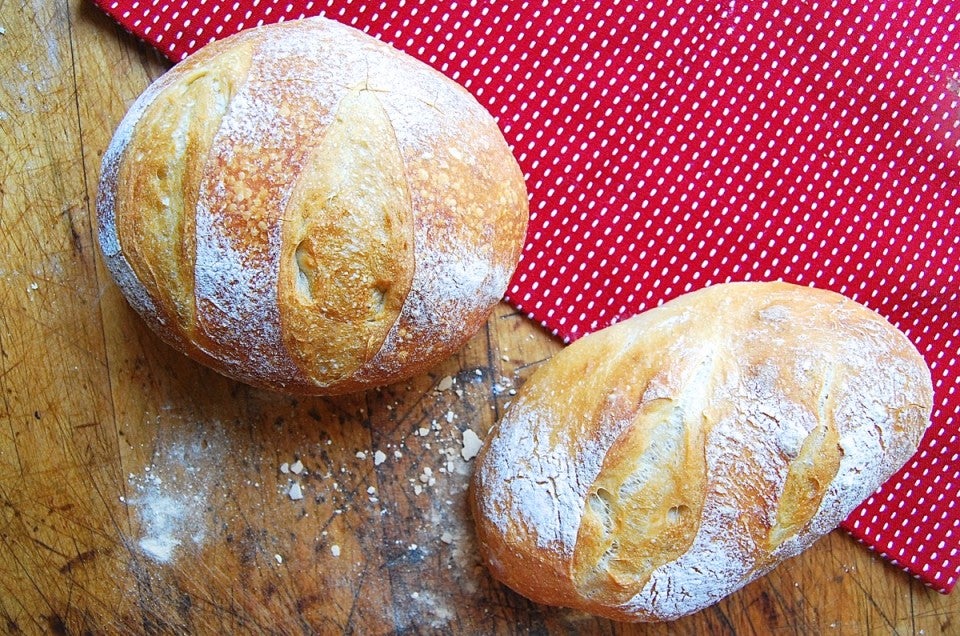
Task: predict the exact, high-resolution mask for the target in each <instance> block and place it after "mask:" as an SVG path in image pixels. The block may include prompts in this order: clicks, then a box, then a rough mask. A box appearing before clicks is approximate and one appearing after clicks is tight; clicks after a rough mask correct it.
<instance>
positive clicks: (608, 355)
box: [471, 283, 932, 621]
mask: <svg viewBox="0 0 960 636" xmlns="http://www.w3.org/2000/svg"><path fill="white" fill-rule="evenodd" d="M931 404H932V386H931V379H930V373H929V370H928V369H927V367H926V365H925V363H924V361H923V359H922V358H921V356H920V354H919V353H918V352H917V351H916V349H915V348H914V347H913V346H912V345H911V343H910V342H909V341H908V340H907V338H906V337H905V336H904V335H903V334H901V333H900V332H899V331H898V330H897V329H896V328H894V327H893V326H892V325H890V324H889V323H888V322H887V321H886V320H884V319H883V318H882V317H880V316H879V315H877V314H875V313H874V312H872V311H870V310H868V309H866V308H865V307H863V306H861V305H859V304H857V303H856V302H854V301H852V300H849V299H846V298H844V297H843V296H841V295H838V294H835V293H833V292H828V291H822V290H816V289H811V288H805V287H799V286H795V285H790V284H785V283H729V284H722V285H716V286H712V287H708V288H705V289H703V290H700V291H697V292H693V293H690V294H687V295H685V296H682V297H680V298H677V299H675V300H673V301H671V302H668V303H666V304H664V305H662V306H661V307H658V308H656V309H652V310H650V311H648V312H646V313H643V314H641V315H639V316H637V317H635V318H633V319H630V320H628V321H625V322H623V323H620V324H617V325H614V326H612V327H608V328H607V329H604V330H601V331H599V332H596V333H595V334H593V335H589V336H586V337H584V338H582V339H581V340H579V341H577V342H576V343H574V344H573V345H571V346H570V347H568V348H566V349H564V350H562V351H561V352H559V353H558V354H557V355H556V356H555V357H554V358H552V359H551V360H550V361H548V362H546V363H545V364H544V365H543V366H542V367H541V368H539V369H538V370H537V371H536V373H534V375H533V376H532V377H531V378H530V379H529V380H528V381H527V382H526V384H525V385H524V386H523V388H522V390H521V391H520V392H519V394H518V396H517V398H516V399H515V400H514V402H513V404H512V405H511V406H510V408H509V409H508V411H507V413H506V414H505V416H504V417H503V419H502V420H501V421H500V422H499V423H498V425H497V426H496V427H495V429H494V430H493V431H492V432H491V435H490V436H489V437H488V439H487V441H486V442H485V445H484V448H483V449H482V451H481V453H480V455H479V456H478V459H477V462H478V463H477V466H476V471H475V475H474V480H473V482H472V484H471V505H472V508H473V512H474V516H475V520H476V524H477V532H478V539H479V544H480V548H481V552H482V554H483V556H484V558H485V560H486V562H487V564H488V566H489V568H490V570H491V571H492V573H493V574H494V576H495V577H496V578H498V579H499V580H501V581H502V582H504V583H505V584H507V585H508V586H510V587H511V588H513V589H514V590H516V591H517V592H519V593H521V594H523V595H525V596H527V597H529V598H530V599H532V600H534V601H537V602H540V603H545V604H550V605H560V606H566V607H572V608H577V609H580V610H584V611H587V612H591V613H595V614H599V615H603V616H607V617H610V618H613V619H616V620H623V621H655V620H672V619H676V618H678V617H680V616H683V615H685V614H688V613H691V612H694V611H696V610H699V609H702V608H704V607H706V606H708V605H710V604H712V603H714V602H715V601H717V600H719V599H720V598H722V597H724V596H725V595H727V594H730V593H731V592H733V591H735V590H737V589H739V588H740V587H742V586H743V585H745V584H747V583H748V582H750V581H751V580H753V579H754V578H756V577H758V576H760V575H762V574H764V573H766V572H768V571H769V570H770V569H772V568H773V567H774V566H776V565H777V564H778V563H779V562H781V561H782V560H784V559H785V558H788V557H790V556H793V555H796V554H798V553H799V552H800V551H802V550H803V549H805V548H806V547H808V546H809V545H810V544H811V543H812V542H813V541H814V540H816V539H817V538H818V537H820V536H822V535H824V534H825V533H827V532H829V531H830V530H832V529H833V528H835V527H836V526H837V525H838V524H839V522H840V521H842V520H843V519H844V518H845V517H846V516H848V515H849V514H850V512H851V511H852V510H853V509H854V508H855V507H856V506H857V505H858V504H859V503H861V502H862V501H863V500H864V499H866V498H867V497H868V496H869V495H870V494H871V493H872V492H873V491H874V490H875V489H876V488H877V487H878V486H879V485H880V484H881V483H882V482H883V481H885V480H886V479H887V478H888V477H889V476H890V475H892V474H893V473H894V472H895V471H896V470H897V469H898V468H899V467H900V466H902V465H903V464H904V463H905V462H906V461H907V460H908V459H909V458H910V456H911V455H912V454H913V453H914V452H915V450H916V449H917V446H918V444H919V443H920V439H921V437H922V435H923V433H924V430H925V429H926V427H927V425H928V418H929V416H930V410H931Z"/></svg>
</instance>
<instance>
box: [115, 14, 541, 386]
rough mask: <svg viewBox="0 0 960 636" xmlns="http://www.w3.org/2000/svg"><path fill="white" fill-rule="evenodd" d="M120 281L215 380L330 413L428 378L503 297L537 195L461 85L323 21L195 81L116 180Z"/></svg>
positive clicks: (168, 104) (224, 54)
mask: <svg viewBox="0 0 960 636" xmlns="http://www.w3.org/2000/svg"><path fill="white" fill-rule="evenodd" d="M97 210H98V218H99V238H100V244H101V247H102V251H103V254H104V256H105V260H106V264H107V266H108V268H109V270H110V272H111V273H112V275H113V276H114V278H115V279H116V281H117V283H118V284H119V285H120V287H121V288H122V289H123V292H124V293H125V295H126V296H127V298H128V300H129V301H130V303H131V305H132V306H133V307H134V308H135V309H136V310H137V311H138V312H139V313H140V314H141V315H142V316H143V317H144V318H145V319H146V320H147V322H148V323H149V324H150V325H151V326H152V327H153V328H154V329H155V330H156V331H157V332H158V333H159V334H160V336H161V337H162V338H163V339H164V340H166V341H167V342H169V343H170V344H172V345H173V346H174V347H176V348H178V349H180V350H181V351H183V352H184V353H186V354H188V355H190V356H191V357H193V358H195V359H196V360H199V361H200V362H203V363H205V364H207V365H209V366H211V367H213V368H214V369H216V370H218V371H220V372H221V373H223V374H225V375H227V376H230V377H233V378H236V379H238V380H241V381H243V382H247V383H249V384H253V385H256V386H261V387H265V388H270V389H274V390H280V391H283V392H289V393H304V394H333V393H344V392H349V391H356V390H362V389H365V388H368V387H372V386H377V385H382V384H387V383H391V382H395V381H397V380H400V379H402V378H406V377H410V376H412V375H415V374H417V373H420V372H423V371H424V370H426V369H427V368H428V367H429V366H430V365H432V364H434V363H436V362H438V361H440V360H441V359H443V358H444V357H446V356H448V355H450V354H451V353H452V352H454V351H455V350H456V349H458V348H459V347H460V346H461V345H462V344H463V343H464V342H465V341H466V340H467V339H468V338H469V337H470V336H471V335H472V334H473V333H475V332H476V331H477V329H479V328H480V326H481V325H482V324H483V322H484V321H485V320H486V318H487V317H488V315H489V313H490V311H491V309H492V308H493V306H494V305H495V304H496V303H497V302H498V301H499V300H500V298H501V297H502V296H503V294H504V292H505V290H506V287H507V284H508V282H509V279H510V277H511V275H512V274H513V271H514V268H515V267H516V263H517V259H518V258H519V253H520V249H521V247H522V242H523V238H524V233H525V231H526V225H527V217H528V207H527V194H526V189H525V187H524V180H523V175H522V173H521V171H520V168H519V166H518V165H517V162H516V160H515V159H514V157H513V155H512V153H511V151H510V148H509V147H508V145H507V143H506V141H505V140H504V138H503V136H502V134H501V133H500V130H499V129H498V127H497V124H496V122H495V121H494V119H493V118H492V117H491V116H490V115H489V113H487V112H486V111H485V110H484V109H483V107H482V106H480V105H479V104H478V103H477V101H476V100H475V99H473V97H471V95H470V94H469V93H468V92H467V91H466V90H464V89H463V88H462V87H460V86H458V85H457V84H456V83H455V82H453V81H452V80H450V79H448V78H446V77H445V76H443V75H442V74H440V73H439V72H437V71H435V70H433V69H431V68H430V67H428V66H427V65H425V64H423V63H421V62H419V61H417V60H415V59H414V58H412V57H409V56H407V55H405V54H403V53H401V52H399V51H397V50H395V49H393V48H391V47H389V46H388V45H386V44H384V43H382V42H379V41H378V40H376V39H374V38H372V37H369V36H367V35H365V34H363V33H361V32H360V31H357V30H355V29H352V28H350V27H347V26H344V25H341V24H338V23H336V22H333V21H330V20H327V19H324V18H311V19H307V20H300V21H295V22H285V23H280V24H276V25H271V26H264V27H260V28H256V29H251V30H249V31H245V32H242V33H239V34H237V35H235V36H232V37H229V38H226V39H224V40H222V41H219V42H215V43H213V44H210V45H209V46H207V47H205V48H204V49H202V50H201V51H199V52H198V53H196V54H195V55H194V56H192V57H190V58H188V59H187V60H185V61H184V62H181V63H180V64H178V65H177V66H175V67H174V68H173V69H171V70H170V71H169V72H168V73H166V74H165V75H164V76H162V77H161V78H160V79H159V80H158V81H156V82H155V83H154V84H152V85H151V86H150V87H149V88H148V89H147V90H146V91H145V92H144V93H143V95H141V96H140V98H139V99H138V100H137V101H136V102H135V103H134V104H133V106H132V107H131V109H130V110H129V112H128V114H127V115H126V117H125V118H124V120H123V121H122V123H121V124H120V126H119V128H118V129H117V131H116V133H115V135H114V138H113V141H112V142H111V144H110V146H109V148H108V149H107V152H106V154H105V156H104V159H103V166H102V174H101V179H100V190H99V195H98V201H97Z"/></svg>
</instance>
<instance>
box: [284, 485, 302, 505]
mask: <svg viewBox="0 0 960 636" xmlns="http://www.w3.org/2000/svg"><path fill="white" fill-rule="evenodd" d="M287 494H288V495H290V499H292V500H293V501H299V500H301V499H303V489H302V488H301V487H300V482H297V481H295V482H293V483H292V484H290V489H289V490H288V491H287Z"/></svg>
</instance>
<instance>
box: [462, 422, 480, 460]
mask: <svg viewBox="0 0 960 636" xmlns="http://www.w3.org/2000/svg"><path fill="white" fill-rule="evenodd" d="M481 446H483V441H482V440H481V439H480V438H479V437H478V436H477V434H476V433H474V432H473V430H472V429H469V428H468V429H465V430H464V431H463V448H461V449H460V455H461V456H462V457H463V461H465V462H468V461H470V460H471V459H473V458H474V457H476V456H477V453H479V452H480V447H481Z"/></svg>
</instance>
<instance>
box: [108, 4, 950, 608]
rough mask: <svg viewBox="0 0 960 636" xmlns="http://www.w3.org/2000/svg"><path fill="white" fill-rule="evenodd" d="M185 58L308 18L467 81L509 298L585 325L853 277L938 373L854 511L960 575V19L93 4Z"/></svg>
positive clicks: (908, 8) (928, 570) (719, 9)
mask: <svg viewBox="0 0 960 636" xmlns="http://www.w3.org/2000/svg"><path fill="white" fill-rule="evenodd" d="M97 3H98V4H99V5H100V6H102V8H103V9H104V10H105V11H107V12H108V13H109V14H110V15H112V16H114V17H115V18H116V19H117V20H118V21H119V22H120V23H122V24H123V25H124V26H126V27H127V28H128V29H129V30H130V31H132V32H133V33H135V34H136V35H138V36H139V37H141V38H143V39H144V40H146V41H147V42H149V43H151V44H153V45H155V46H156V47H157V48H158V49H159V50H160V51H162V52H163V53H164V54H165V55H166V56H168V57H169V58H170V59H171V60H174V61H176V60H179V59H182V58H183V57H184V56H186V55H187V54H188V53H190V52H192V51H195V50H196V49H198V48H199V47H201V46H203V45H204V44H205V43H207V42H209V41H210V40H212V39H214V38H218V37H223V36H226V35H228V34H230V33H233V32H235V31H238V30H240V29H242V28H246V27H252V26H255V25H258V24H261V23H264V22H274V21H279V20H282V19H293V18H298V17H302V16H305V15H317V14H325V15H326V16H327V17H330V18H333V19H336V20H339V21H341V22H344V23H346V24H351V25H354V26H356V27H358V28H360V29H362V30H364V31H366V32H368V33H370V34H372V35H375V36H377V37H379V38H381V39H383V40H385V41H387V42H390V43H391V44H393V45H395V46H396V47H398V48H400V49H402V50H405V51H407V52H408V53H410V54H412V55H413V56H415V57H418V58H420V59H422V60H423V61H425V62H427V63H428V64H431V65H432V66H434V67H435V68H437V69H439V70H440V71H442V72H444V73H446V74H447V75H448V76H450V77H452V78H453V79H455V80H457V81H458V82H460V83H461V84H462V85H464V86H465V87H466V88H467V89H468V90H470V91H471V92H473V94H474V95H476V96H477V98H478V99H479V100H480V101H481V103H483V104H485V105H486V107H487V108H488V109H489V110H490V112H491V113H493V115H494V116H495V117H497V119H498V121H499V123H500V125H501V128H502V129H503V131H504V134H505V135H506V137H507V139H508V141H510V142H511V144H512V145H513V148H514V150H515V152H516V155H517V157H518V159H519V161H520V164H521V166H522V167H523V169H524V171H525V174H526V175H527V179H528V186H529V189H530V196H531V201H532V208H531V209H532V219H531V225H530V231H529V237H528V244H527V245H526V248H525V250H524V253H523V258H522V261H521V263H520V267H519V269H518V271H517V274H516V276H515V278H514V281H513V283H512V285H511V287H510V289H509V292H508V300H509V301H510V302H512V303H513V304H515V305H516V306H517V307H519V308H520V309H522V310H523V311H525V312H528V313H529V315H530V316H531V317H532V318H534V319H536V320H538V321H540V322H541V323H542V324H544V325H545V326H546V327H547V328H548V329H550V330H551V331H553V332H554V333H556V334H559V335H560V336H562V337H563V338H564V339H565V340H567V341H570V340H573V339H576V338H577V337H580V336H582V335H584V334H586V333H588V332H590V331H594V330H596V329H599V328H602V327H604V326H606V325H608V324H610V323H611V322H614V321H616V320H619V319H622V318H625V317H628V316H630V315H632V314H634V313H636V312H639V311H642V310H643V309H645V308H648V307H652V306H655V305H657V304H659V303H662V302H663V301H666V300H668V299H670V298H672V297H675V296H677V295H679V294H681V293H683V292H685V291H688V290H692V289H695V288H699V287H701V286H704V285H707V284H710V283H716V282H722V281H727V280H734V279H752V280H760V279H778V278H779V279H784V280H789V281H793V282H797V283H801V284H807V285H816V286H819V287H824V288H829V289H833V290H835V291H839V292H841V293H843V294H846V295H848V296H850V297H852V298H854V299H856V300H858V301H860V302H862V303H864V304H866V305H868V306H869V307H871V308H873V309H875V310H876V311H878V312H880V313H881V314H883V315H885V316H886V317H888V318H889V319H890V320H891V321H892V322H894V323H895V324H897V325H898V326H899V327H900V328H901V329H902V330H904V331H905V332H906V333H907V334H908V335H909V336H910V337H911V338H912V340H913V341H914V342H915V343H916V344H917V346H918V347H919V349H920V350H921V352H923V354H924V355H925V357H926V359H927V362H928V363H929V364H930V366H931V368H932V370H933V376H934V384H935V406H934V412H933V424H932V426H931V428H930V430H929V431H928V434H927V435H926V437H925V439H924V442H923V444H922V447H921V450H920V451H919V452H918V454H917V455H916V456H915V458H914V459H913V460H912V461H911V462H910V463H909V464H908V465H907V466H905V467H904V469H903V470H902V471H900V473H899V474H898V475H896V476H895V477H894V478H892V479H891V480H890V481H889V482H888V483H887V484H885V485H884V486H883V487H882V488H881V489H880V490H879V491H878V492H877V493H876V494H875V495H874V496H872V497H871V498H870V499H869V500H868V501H867V502H865V503H864V504H863V505H862V506H861V507H860V508H859V509H857V510H856V511H855V512H854V513H853V514H852V515H851V516H850V518H849V519H847V521H846V522H845V523H844V527H845V528H846V530H848V531H849V532H850V533H851V534H852V535H853V536H855V537H857V538H858V539H859V540H861V541H863V542H864V543H865V544H867V545H868V546H870V547H872V548H873V549H875V550H876V551H878V552H879V553H880V554H882V555H883V556H885V557H886V558H888V559H890V560H892V561H894V562H896V563H898V564H899V565H901V566H902V567H904V568H905V569H906V570H908V571H909V572H911V573H913V574H914V575H915V576H917V577H918V578H920V579H921V580H923V581H925V582H926V583H927V584H929V585H931V586H932V587H934V588H936V589H938V590H940V591H942V592H945V593H946V592H948V591H949V590H950V589H951V588H952V587H953V586H954V584H955V583H956V581H957V577H958V573H960V548H958V546H960V506H958V505H957V504H956V500H957V495H958V490H960V441H958V428H960V427H958V422H960V408H958V407H960V391H958V388H960V380H958V378H960V372H958V371H960V369H958V366H960V365H958V359H960V355H958V345H960V301H958V289H960V217H958V212H957V210H958V207H960V99H958V91H960V26H958V21H957V20H956V16H957V14H958V10H957V8H956V7H950V6H949V4H945V3H938V2H933V1H929V0H920V1H918V2H912V1H902V2H887V3H874V2H859V3H849V2H846V1H840V0H833V1H826V2H800V1H798V0H794V1H784V2H782V3H777V2H771V3H754V2H746V1H739V2H738V1H737V0H728V1H725V2H718V3H704V2H700V1H699V0H677V1H674V2H663V1H654V0H640V1H637V2H602V1H601V0H593V1H589V2H586V3H576V4H568V3H563V2H556V1H555V0H541V1H540V2H525V3H522V4H519V3H518V5H517V6H512V5H511V4H509V3H499V4H492V3H476V2H467V3H462V2H436V1H433V0H407V1H404V0H384V1H382V2H379V3H356V4H354V3H349V4H348V3H344V2H334V1H325V2H303V1H302V0H289V1H284V2H275V1H271V0H266V1H264V0H260V1H254V2H252V3H240V2H226V3H215V2H206V1H204V0H182V1H178V0H173V1H172V2H167V1H164V0H147V1H139V2H131V1H129V0H122V1H109V0H98V2H97Z"/></svg>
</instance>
